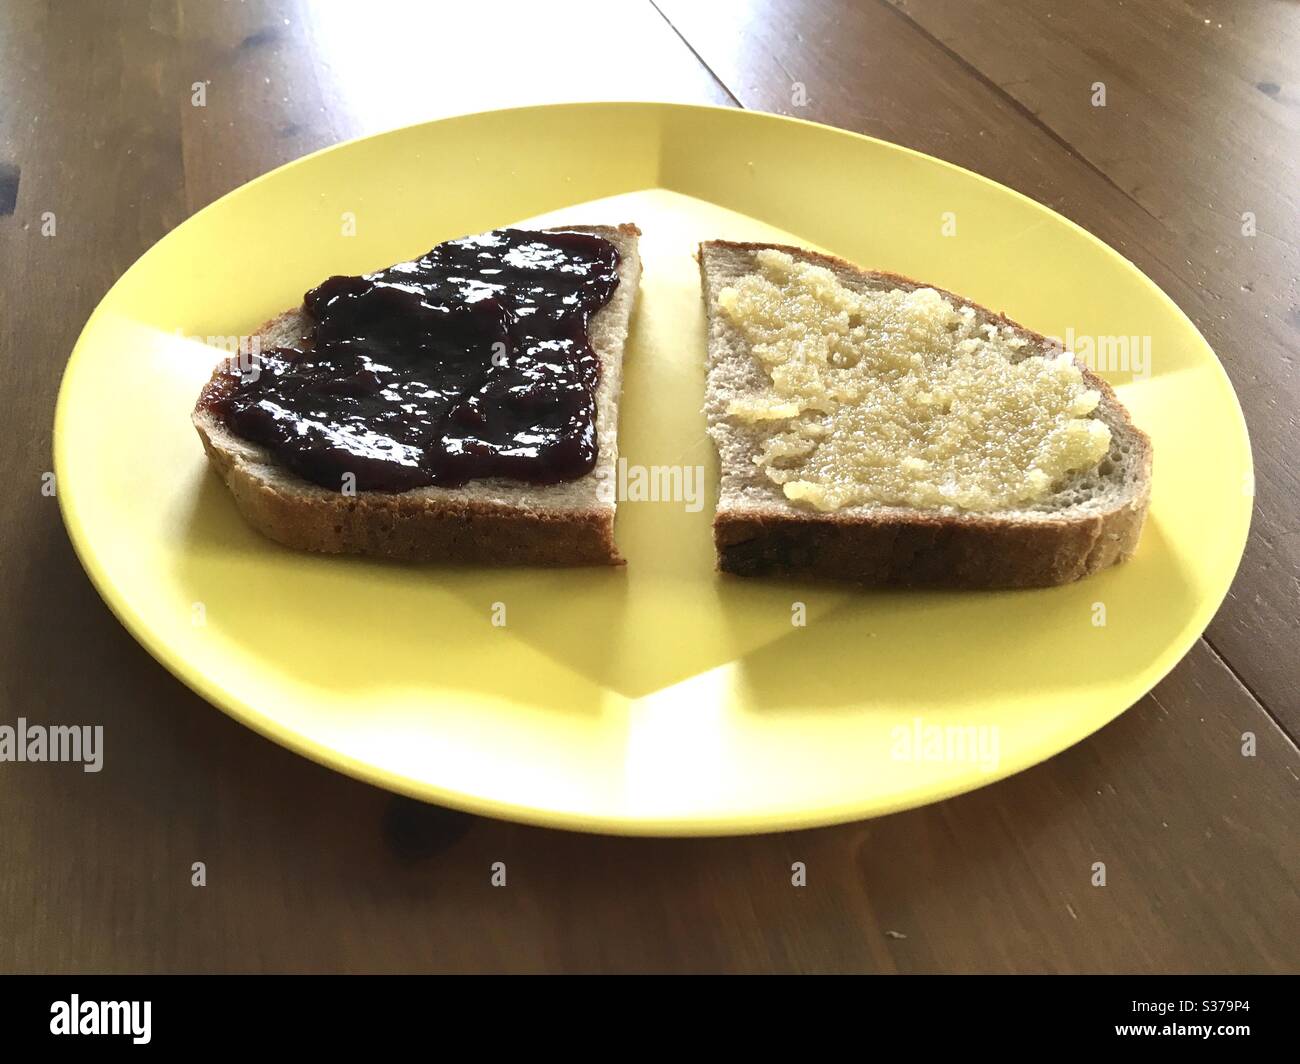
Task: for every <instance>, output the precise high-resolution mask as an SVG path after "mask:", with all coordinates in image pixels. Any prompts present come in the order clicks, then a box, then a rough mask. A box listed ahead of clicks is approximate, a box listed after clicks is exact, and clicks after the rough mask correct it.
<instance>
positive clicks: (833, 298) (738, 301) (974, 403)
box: [718, 249, 1110, 511]
mask: <svg viewBox="0 0 1300 1064" xmlns="http://www.w3.org/2000/svg"><path fill="white" fill-rule="evenodd" d="M757 266H758V269H757V272H755V273H752V274H749V275H747V276H745V277H743V278H741V279H739V280H738V281H737V282H736V283H735V284H734V285H732V286H731V287H728V288H726V289H724V290H723V291H722V292H721V293H720V294H719V297H718V303H719V305H720V307H721V309H722V311H723V313H724V314H725V315H726V317H727V319H728V320H729V321H730V322H731V323H732V324H733V325H734V326H735V327H736V328H737V329H738V330H739V332H740V333H741V335H742V336H743V337H744V339H745V340H746V341H747V342H748V343H749V345H750V349H751V350H752V352H753V356H754V358H755V359H756V360H757V362H758V364H759V366H760V367H761V368H762V370H763V372H764V375H765V377H766V382H765V387H763V388H762V389H760V390H758V391H756V392H754V393H751V394H748V395H745V396H744V397H741V398H736V399H733V400H732V401H731V402H730V405H729V407H728V410H727V413H728V415H730V416H731V417H732V418H733V419H735V420H736V421H738V422H740V423H742V424H745V425H747V426H750V427H752V428H753V429H754V430H755V431H756V432H758V433H759V444H758V453H757V454H756V455H755V456H754V462H755V463H756V464H757V465H759V466H760V467H761V468H762V470H763V472H764V473H765V474H766V476H768V477H769V478H770V479H771V480H772V481H774V482H775V483H777V484H779V485H781V487H782V489H783V490H784V492H785V495H786V496H787V497H788V498H789V499H791V500H793V501H796V502H802V503H806V504H808V505H810V506H812V507H814V508H816V509H817V510H822V511H830V510H837V509H840V508H841V507H845V506H854V505H860V504H875V505H884V506H906V507H913V508H954V509H958V510H970V511H993V510H1004V509H1009V508H1020V507H1024V506H1026V505H1031V504H1033V503H1035V502H1039V501H1041V500H1043V499H1045V498H1047V497H1048V496H1050V495H1051V494H1052V493H1053V492H1054V491H1055V490H1056V489H1057V488H1058V487H1059V485H1060V484H1061V482H1062V481H1063V480H1064V479H1065V478H1066V477H1067V475H1068V474H1070V473H1072V472H1074V471H1077V470H1083V469H1087V468H1090V467H1092V466H1094V465H1096V464H1097V463H1098V462H1099V461H1100V460H1101V459H1102V458H1103V457H1104V456H1105V454H1106V453H1107V451H1108V449H1109V446H1110V430H1109V429H1108V428H1107V427H1106V426H1105V424H1103V423H1102V422H1101V421H1100V420H1098V419H1097V418H1095V417H1092V416H1090V415H1091V414H1092V413H1093V411H1095V409H1096V407H1097V404H1098V402H1099V401H1100V398H1101V396H1100V394H1099V393H1098V392H1097V391H1096V390H1095V389H1093V388H1090V387H1088V384H1087V382H1086V381H1085V380H1084V378H1083V375H1082V374H1081V373H1080V371H1079V367H1078V366H1077V365H1076V364H1075V363H1074V361H1073V359H1072V358H1071V357H1070V355H1069V354H1068V353H1066V354H1062V355H1060V356H1059V357H1044V356H1041V355H1030V356H1028V357H1023V358H1021V357H1020V356H1021V353H1022V352H1021V349H1022V348H1024V347H1025V345H1026V344H1027V343H1028V341H1027V340H1026V339H1024V338H1023V337H1021V336H1017V335H1016V333H1015V331H1014V330H1013V329H1011V328H1009V327H1007V326H1006V325H1002V324H998V323H994V322H986V321H981V320H979V318H978V317H977V316H976V313H975V311H974V310H973V309H971V308H970V307H965V306H955V305H954V304H953V303H952V302H951V301H950V300H948V299H946V298H945V297H944V296H942V295H940V294H939V293H938V292H936V291H935V290H934V289H932V288H918V289H915V290H912V291H906V290H904V289H901V288H894V289H891V290H878V291H856V290H854V289H850V288H848V287H846V286H845V285H843V284H841V283H840V282H839V280H838V279H837V278H836V276H835V274H834V273H832V272H831V271H830V270H829V269H826V268H824V267H821V266H814V265H811V264H809V263H807V262H802V261H798V260H796V259H794V258H792V257H791V256H790V255H788V254H786V253H784V252H780V251H775V250H772V249H765V250H762V251H759V252H758V253H757Z"/></svg>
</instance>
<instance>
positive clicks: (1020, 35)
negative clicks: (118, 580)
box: [0, 0, 1300, 972]
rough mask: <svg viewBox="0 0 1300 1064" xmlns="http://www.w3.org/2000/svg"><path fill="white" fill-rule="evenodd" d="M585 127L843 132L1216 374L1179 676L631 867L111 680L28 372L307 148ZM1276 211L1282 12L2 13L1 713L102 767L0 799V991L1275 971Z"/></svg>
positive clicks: (1284, 543)
mask: <svg viewBox="0 0 1300 1064" xmlns="http://www.w3.org/2000/svg"><path fill="white" fill-rule="evenodd" d="M553 8H554V9H556V10H552V9H553ZM196 82H203V83H204V84H205V92H206V97H207V100H206V103H207V105H206V107H202V108H199V107H194V106H192V105H191V96H192V93H193V87H194V84H195V83H196ZM1096 82H1103V83H1104V84H1105V86H1106V93H1107V105H1106V107H1105V108H1098V107H1094V106H1092V104H1091V96H1092V94H1093V92H1094V91H1095V89H1094V83H1096ZM797 85H798V86H802V92H803V93H806V102H804V101H803V97H802V96H798V95H797V89H796V86H797ZM594 98H628V99H632V98H641V99H669V100H678V101H695V102H703V103H713V104H724V105H733V106H739V107H750V108H757V109H761V110H769V111H780V112H784V113H794V114H798V115H800V116H801V117H806V118H810V119H815V120H819V121H822V122H828V123H831V124H834V125H839V126H843V127H846V128H848V129H854V130H860V131H863V132H866V133H870V134H874V135H876V136H880V137H883V138H886V139H888V140H892V141H895V142H897V143H900V144H905V145H908V146H910V147H913V148H917V149H920V150H921V151H924V152H929V153H931V154H933V155H937V156H939V157H941V158H944V159H948V160H951V161H952V162H955V163H958V164H960V165H962V166H966V167H969V168H971V169H973V170H976V171H978V172H980V173H983V174H987V175H988V176H989V177H992V178H994V179H995V180H997V181H1000V182H1003V183H1004V184H1007V185H1009V186H1011V187H1012V188H1016V189H1019V190H1021V191H1023V192H1025V193H1026V194H1028V195H1029V196H1032V197H1034V198H1035V199H1038V200H1041V201H1042V202H1044V203H1047V204H1048V205H1050V206H1052V207H1054V208H1055V209H1056V210H1058V211H1061V212H1062V213H1063V214H1065V215H1067V216H1068V217H1070V218H1072V219H1074V220H1075V221H1077V222H1079V223H1080V224H1081V225H1083V226H1085V227H1086V228H1088V229H1090V230H1091V231H1092V232H1094V233H1096V234H1097V235H1098V236H1100V237H1101V238H1102V239H1103V240H1105V241H1107V242H1109V243H1110V244H1111V245H1113V246H1114V247H1116V248H1118V249H1119V250H1120V251H1121V252H1123V253H1124V254H1125V255H1126V256H1128V257H1129V258H1130V259H1132V260H1133V261H1134V262H1136V263H1137V265H1138V266H1139V267H1141V268H1142V269H1143V270H1144V271H1145V272H1146V273H1147V274H1148V275H1149V276H1151V277H1152V278H1154V279H1155V281H1156V282H1157V283H1158V284H1160V285H1161V287H1163V288H1164V290H1165V291H1166V292H1168V293H1169V294H1170V295H1171V296H1172V297H1173V298H1174V300H1175V301H1176V302H1177V303H1178V304H1179V305H1180V306H1181V307H1182V308H1183V309H1184V310H1185V311H1186V312H1187V313H1188V314H1189V315H1190V316H1191V318H1192V319H1193V320H1194V321H1195V322H1196V324H1197V325H1198V327H1199V328H1200V329H1201V330H1202V332H1203V333H1204V334H1205V336H1206V337H1207V339H1208V340H1209V341H1210V343H1211V345H1212V346H1213V347H1214V348H1215V350H1216V351H1218V353H1219V356H1220V358H1221V359H1222V360H1223V363H1224V365H1225V366H1226V367H1227V370H1228V372H1229V374H1230V375H1231V377H1232V380H1233V383H1234V384H1235V386H1236V388H1237V392H1238V394H1239V395H1240V396H1241V401H1242V404H1243V406H1244V408H1245V410H1246V415H1247V418H1248V420H1249V422H1250V428H1251V434H1252V437H1253V439H1254V445H1255V457H1256V464H1257V483H1258V495H1257V500H1256V501H1257V506H1256V510H1255V518H1254V526H1253V529H1252V533H1251V537H1250V545H1249V548H1248V550H1247V552H1246V557H1245V561H1244V562H1243V564H1242V567H1241V571H1240V573H1239V575H1238V577H1237V580H1236V582H1235V584H1234V585H1233V589H1232V592H1231V594H1230V595H1229V597H1228V600H1227V601H1226V602H1225V604H1224V606H1223V608H1222V609H1221V610H1220V612H1219V614H1218V617H1217V618H1216V619H1215V621H1214V623H1213V624H1212V625H1211V626H1210V628H1209V630H1208V631H1207V632H1206V634H1205V637H1204V638H1203V639H1202V640H1201V641H1199V642H1198V643H1197V644H1196V646H1195V647H1194V648H1193V649H1192V651H1191V652H1190V653H1189V654H1188V655H1187V658H1186V660H1184V661H1183V662H1182V664H1181V665H1179V666H1178V668H1177V669H1175V670H1174V672H1173V673H1172V674H1171V675H1170V676H1169V677H1168V678H1167V679H1166V680H1165V681H1164V682H1163V683H1161V684H1160V685H1159V686H1158V687H1157V688H1156V689H1155V690H1154V691H1153V692H1152V693H1151V694H1150V695H1148V696H1147V697H1146V698H1144V699H1142V701H1141V702H1139V703H1138V704H1137V705H1136V706H1135V707H1134V708H1133V709H1132V710H1130V711H1129V712H1128V713H1126V714H1125V715H1124V716H1123V717H1121V718H1120V719H1119V720H1117V721H1116V722H1115V723H1113V724H1111V725H1110V726H1109V727H1107V728H1105V729H1103V730H1102V731H1101V732H1100V733H1098V734H1097V735H1095V736H1094V737H1093V738H1091V739H1089V740H1088V741H1086V742H1084V743H1081V744H1080V745H1078V746H1076V747H1075V748H1073V749H1071V750H1068V751H1066V752H1065V753H1063V754H1061V755H1059V756H1058V757H1056V758H1054V759H1052V760H1051V761H1050V762H1048V763H1046V764H1044V765H1041V766H1039V767H1038V768H1035V769H1033V770H1031V771H1028V772H1025V773H1023V774H1021V775H1019V776H1017V777H1014V778H1012V779H1010V780H1007V781H1004V782H1002V783H999V784H996V785H994V786H991V787H988V788H986V789H984V790H981V791H977V792H975V793H973V794H968V795H966V796H964V797H960V798H957V799H954V800H951V801H948V802H944V803H942V804H940V805H937V806H932V807H930V808H926V809H920V810H916V811H913V812H909V813H904V814H899V815H895V816H890V817H885V818H883V819H880V820H875V821H870V822H867V823H859V824H852V825H847V826H843V827H837V828H828V829H824V830H818V831H808V832H800V833H794V834H787V835H775V836H767V837H761V838H740V839H718V840H659V841H655V840H631V839H616V838H597V837H588V836H581V835H571V834H565V833H562V832H555V831H546V830H540V829H534V828H525V827H519V826H515V825H511V824H506V823H498V822H493V821H489V820H481V819H476V818H471V817H466V816H463V815H460V814H454V813H450V812H446V811H442V810H436V809H432V808H430V807H424V806H419V805H416V804H414V803H411V802H408V801H405V800H401V799H396V798H394V797H392V796H390V795H388V794H386V793H384V792H382V791H379V790H376V789H373V788H371V787H368V786H366V785H363V784H361V783H357V782H354V781H352V780H349V779H346V778H344V777H343V776H339V775H336V774H334V773H332V772H329V771H327V770H325V769H323V768H320V767H317V766H316V765H314V764H312V763H309V762H307V761H306V760H303V759H302V758H299V757H296V756H294V755H292V754H290V753H288V752H286V751H285V750H282V749H280V748H279V747H277V746H274V745H272V744H271V743H269V742H267V741H265V740H263V739H261V738H259V737H257V736H255V735H254V734H253V733H252V732H250V731H248V730H247V729H245V728H243V727H241V726H240V725H238V724H236V723H234V722H233V721H232V720H230V719H228V718H227V717H225V716H224V715H222V714H221V713H218V712H216V711H214V710H213V709H212V708H210V707H209V706H207V705H206V704H205V703H203V702H202V701H201V700H200V699H199V698H198V697H197V696H195V695H194V694H191V693H190V692H189V691H188V690H187V689H186V688H184V687H182V686H181V684H180V683H178V682H177V681H176V680H174V679H173V678H172V677H171V676H170V675H169V674H168V673H167V672H166V671H164V669H163V668H162V667H161V666H159V665H157V664H156V663H155V662H154V661H153V660H152V659H151V658H150V657H149V656H148V655H147V654H146V653H145V652H144V651H143V650H141V649H140V647H138V646H137V645H136V644H135V643H134V642H133V641H132V639H131V637H130V636H129V635H127V633H126V631H125V630H124V629H123V628H122V627H121V626H120V625H119V624H118V623H117V622H116V621H115V620H114V619H113V617H112V615H111V614H110V613H109V611H108V610H107V608H105V606H104V605H103V604H102V603H101V601H100V600H99V598H98V596H97V595H96V594H95V592H94V590H93V589H92V588H91V586H90V583H89V582H88V581H87V579H86V578H85V576H84V575H83V574H82V571H81V569H80V567H79V566H78V564H77V562H76V559H75V558H74V557H73V554H72V551H71V549H70V547H69V545H68V541H67V538H66V536H65V534H64V531H63V528H62V526H61V523H60V520H59V515H58V510H57V506H56V504H55V500H54V499H52V498H48V497H46V496H45V495H43V494H42V493H41V490H40V487H41V477H42V473H44V472H45V471H47V470H48V469H49V468H50V464H51V463H50V457H49V453H50V426H51V415H52V410H53V405H54V399H55V394H56V390H57V387H58V382H59V375H60V372H61V370H62V367H63V363H64V360H65V359H66V357H67V354H68V352H69V350H70V349H71V346H72V343H73V341H74V340H75V338H76V336H77V333H78V331H79V330H80V329H81V326H82V325H83V323H84V322H85V320H86V317H87V316H88V314H89V313H90V311H91V310H92V309H93V308H94V306H95V304H96V303H97V301H98V300H99V299H100V297H101V296H102V295H103V293H104V292H105V291H106V290H107V288H108V287H109V285H110V284H111V283H112V282H113V281H114V280H115V279H116V278H117V277H118V276H119V275H120V274H121V273H122V271H123V270H125V269H126V268H127V267H128V266H129V265H130V264H131V262H132V261H133V260H134V259H135V258H136V257H137V256H138V255H140V254H141V253H142V252H143V251H145V249H147V248H148V247H149V246H150V245H151V244H152V243H153V242H154V241H155V240H157V239H158V238H159V237H161V236H162V235H163V234H164V233H166V232H167V231H168V230H169V229H171V228H172V227H174V226H175V225H177V224H178V223H179V222H181V221H182V220H183V219H184V218H186V217H187V216H188V215H189V214H191V213H192V212H194V211H195V210H197V209H198V208H200V207H202V206H204V205H205V204H207V203H209V202H210V201H212V200H214V199H215V198H217V197H218V196H220V195H222V194H223V193H225V192H227V191H229V190H230V189H232V188H235V187H236V186H237V185H239V184H241V183H242V182H244V181H247V180H248V179H250V178H252V177H255V176H257V175H258V174H261V173H264V172H265V171H267V170H269V169H271V168H272V167H274V166H276V165H278V164H280V163H283V162H285V161H287V160H290V159H293V158H295V157H297V156H299V155H302V154H304V153H305V152H308V151H311V150H313V149H315V148H319V147H322V146H324V145H327V144H332V143H335V142H336V141H339V140H342V139H345V138H348V137H352V136H356V135H360V134H364V133H369V132H373V131H376V130H379V129H382V128H385V127H389V126H394V125H399V124H404V123H407V122H412V121H417V120H421V119H426V118H433V117H438V116H441V115H447V114H454V113H457V112H464V111H470V110H479V109H484V108H491V107H497V106H503V105H509V104H518V103H526V102H538V101H550V100H572V99H594ZM801 102H802V103H803V106H798V103H801ZM1297 189H1300V10H1297V8H1296V7H1295V6H1294V5H1293V4H1287V3H1285V2H1282V0H1274V2H1266V0H1238V2H1228V0H1223V2H1210V0H1197V2H1195V3H1191V2H1182V0H1149V2H1146V3H1136V2H1130V3H1127V4H1124V3H1112V2H1102V0H1088V2H1069V3H1067V2H1064V0H1063V2H1060V3H1056V4H1051V3H1045V2H1034V0H1019V2H1015V3H992V2H988V3H984V2H974V0H970V2H962V3H956V2H951V3H946V2H942V0H897V2H895V3H886V2H883V0H858V2H852V0H827V2H820V3H819V2H813V0H750V2H748V3H746V2H744V0H728V2H725V3H710V4H704V3H700V2H698V0H656V2H655V3H653V4H652V3H649V2H646V0H627V2H621V3H620V2H604V3H596V2H589V3H578V4H557V5H551V4H535V3H527V4H524V3H520V4H508V5H506V4H484V3H458V4H447V5H443V4H427V5H413V6H405V5H403V6H395V5H390V4H387V3H380V2H377V0H367V2H366V3H364V4H319V5H317V6H315V7H312V6H309V5H307V4H303V3H297V2H286V3H275V2H271V0H248V2H244V3H235V2H227V3H223V2H219V0H192V2H191V0H186V2H181V3H177V2H174V0H155V2H152V3H146V2H139V3H131V2H126V0H115V2H101V3H91V2H89V0H83V2H77V0H64V2H50V3H40V2H31V0H16V2H14V3H11V4H6V5H4V6H3V7H2V8H0V271H3V284H2V285H0V330H2V332H0V337H2V341H0V360H2V367H3V373H2V374H0V389H3V405H2V407H0V410H2V411H3V413H2V414H0V424H2V426H3V429H2V431H3V441H4V442H3V447H0V483H3V484H4V485H5V488H6V494H7V504H6V505H5V506H3V507H0V544H2V550H0V591H2V594H0V631H3V633H4V635H3V639H2V640H0V723H11V724H12V723H13V722H14V720H15V719H16V718H17V717H18V716H20V715H25V716H26V717H27V718H28V719H29V720H31V721H43V720H48V721H50V722H60V721H69V720H81V719H83V718H86V717H91V718H93V719H94V720H96V721H101V722H103V723H104V724H105V726H106V729H107V730H108V732H109V733H110V734H111V735H112V736H113V761H112V764H111V768H110V770H108V771H104V772H102V773H99V774H97V775H91V774H85V773H82V772H80V771H78V770H77V769H76V768H75V767H74V766H38V765H30V764H25V765H16V764H3V765H0V840H2V845H0V858H2V859H0V970H3V971H59V972H69V971H88V970H89V971H114V972H116V971H133V970H146V971H247V970H289V971H325V970H356V971H392V970H403V971H404V970H457V971H484V970H508V971H556V970H558V971H592V970H597V971H643V970H658V971H664V970H671V971H709V970H726V971H884V972H889V971H900V972H917V971H949V972H954V971H958V972H960V971H996V972H1001V971H1060V972H1084V971H1108V970H1118V971H1252V970H1254V971H1279V970H1291V971H1294V970H1297V969H1300V942H1298V940H1297V937H1296V935H1295V929H1296V927H1297V926H1300V902H1298V899H1297V880H1298V878H1300V876H1298V872H1300V852H1298V847H1297V839H1296V831H1295V828H1296V819H1297V818H1296V790H1297V779H1298V777H1300V756H1298V755H1297V750H1296V746H1295V743H1294V739H1295V736H1296V734H1297V729H1300V697H1297V691H1296V686H1297V677H1298V676H1300V669H1298V668H1297V657H1298V655H1300V630H1298V627H1297V615H1298V614H1300V505H1298V504H1297V497H1298V496H1297V492H1298V489H1300V483H1298V478H1297V465H1296V459H1297V456H1298V455H1300V427H1298V426H1297V422H1296V408H1297V403H1298V402H1300V381H1298V380H1297V376H1296V365H1295V352H1296V349H1297V346H1298V343H1297V342H1298V341H1300V306H1298V305H1297V298H1298V297H1297V277H1298V276H1300V250H1298V249H1300V243H1298V241H1300V236H1298V225H1297V217H1298V214H1297V203H1296V193H1297ZM47 211H52V212H54V214H55V217H56V219H57V230H56V235H55V236H53V237H45V236H43V235H42V233H41V227H42V218H43V215H44V212H47ZM1244 212H1253V215H1254V217H1255V220H1256V229H1255V233H1254V235H1243V231H1242V228H1243V222H1242V215H1243V213H1244ZM266 250H267V253H270V254H274V248H268V249H266ZM123 386H124V387H130V382H129V380H126V379H124V381H123ZM105 401H106V402H111V401H112V397H111V396H105ZM1188 416H1195V411H1188ZM142 448H147V441H142ZM142 459H143V460H148V459H149V455H148V452H147V449H142ZM1246 732H1251V733H1253V734H1254V735H1255V736H1256V739H1257V754H1256V756H1254V757H1244V756H1242V736H1243V734H1244V733H1246ZM497 860H504V861H506V862H507V863H508V866H509V869H510V880H509V887H508V889H505V890H501V889H493V888H491V887H490V886H489V873H488V869H489V866H490V864H491V863H492V862H493V861H497ZM796 860H798V861H803V862H805V864H806V866H807V869H808V886H807V887H806V888H804V889H794V888H792V887H791V885H790V866H791V863H792V862H793V861H796ZM195 861H203V862H205V864H206V867H207V876H208V883H207V886H206V887H204V888H201V889H200V888H195V887H193V886H191V882H190V879H191V872H190V869H191V864H192V863H193V862H195ZM1094 861H1104V862H1105V863H1106V865H1107V873H1108V883H1107V885H1106V886H1105V887H1094V886H1092V885H1091V867H1092V864H1093V862H1094Z"/></svg>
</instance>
